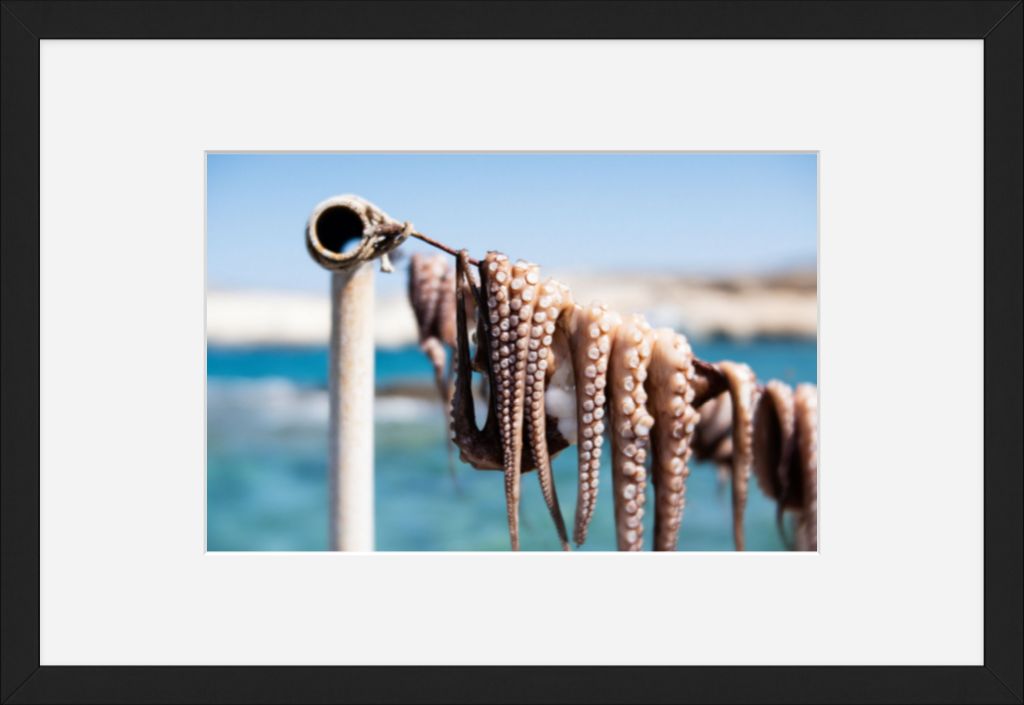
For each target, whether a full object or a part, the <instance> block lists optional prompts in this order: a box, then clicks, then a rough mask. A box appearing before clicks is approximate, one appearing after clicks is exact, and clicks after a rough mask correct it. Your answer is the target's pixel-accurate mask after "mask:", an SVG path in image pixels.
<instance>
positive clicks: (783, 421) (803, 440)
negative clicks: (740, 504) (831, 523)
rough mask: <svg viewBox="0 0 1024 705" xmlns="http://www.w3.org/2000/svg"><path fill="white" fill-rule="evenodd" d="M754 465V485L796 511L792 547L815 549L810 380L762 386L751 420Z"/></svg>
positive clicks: (814, 414)
mask: <svg viewBox="0 0 1024 705" xmlns="http://www.w3.org/2000/svg"><path fill="white" fill-rule="evenodd" d="M753 448H754V454H753V458H754V460H753V469H754V476H755V477H756V478H757V483H758V486H759V487H760V488H761V491H762V492H764V494H765V495H767V496H768V497H770V498H772V499H774V500H775V501H776V506H777V508H778V514H777V517H778V522H779V529H780V531H782V530H783V528H784V526H783V514H784V512H791V513H793V514H795V515H796V531H795V536H794V541H793V544H794V547H795V548H796V549H797V550H801V551H816V550H818V392H817V387H815V386H814V385H811V384H801V385H798V386H797V388H796V391H795V392H794V391H793V390H792V389H791V388H790V387H789V385H787V384H785V383H783V382H779V381H777V380H772V381H770V382H768V383H767V384H766V385H765V386H764V392H763V393H762V394H761V398H760V400H759V401H758V403H757V406H756V408H755V411H754V421H753Z"/></svg>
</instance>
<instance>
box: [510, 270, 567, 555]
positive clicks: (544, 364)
mask: <svg viewBox="0 0 1024 705" xmlns="http://www.w3.org/2000/svg"><path fill="white" fill-rule="evenodd" d="M539 277H540V270H539V268H538V267H537V266H536V265H530V267H529V268H528V270H527V272H526V275H525V279H524V280H523V283H524V284H525V286H524V287H523V290H522V296H523V297H526V296H527V295H529V292H530V290H529V289H528V288H526V287H530V286H536V287H537V288H536V289H535V290H534V291H535V292H536V299H537V301H536V304H535V306H534V308H535V310H534V313H533V318H532V320H530V319H528V320H524V321H523V322H522V323H520V324H519V325H520V326H521V327H523V328H524V329H525V330H526V332H527V335H528V341H529V342H528V351H527V356H526V400H525V405H526V410H527V411H526V430H527V434H528V436H529V447H530V457H531V458H532V460H533V464H534V465H535V466H536V468H537V477H538V479H539V480H540V489H541V494H542V495H543V497H544V503H545V504H546V505H547V507H548V511H549V512H550V513H551V518H552V520H553V521H554V522H555V529H556V530H557V531H558V539H559V541H560V542H561V544H562V549H563V550H566V551H568V550H569V538H568V535H567V534H566V530H565V520H564V519H563V518H562V509H561V507H560V506H559V504H558V493H557V492H556V491H555V481H554V476H553V474H552V471H551V456H550V454H549V452H548V441H547V414H546V412H545V402H544V391H545V383H546V381H547V379H548V376H549V374H550V373H551V372H553V365H554V356H553V353H552V344H553V342H554V338H553V334H554V332H555V322H556V321H557V320H558V315H559V311H560V306H561V303H562V296H561V292H560V291H559V289H558V286H557V285H556V284H554V283H553V282H550V281H548V282H544V283H543V284H541V285H539V286H537V281H538V280H539ZM518 281H519V280H518V279H514V280H513V281H512V285H511V287H512V288H513V289H514V288H515V287H516V285H517V282H518Z"/></svg>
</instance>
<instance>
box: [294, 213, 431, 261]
mask: <svg viewBox="0 0 1024 705" xmlns="http://www.w3.org/2000/svg"><path fill="white" fill-rule="evenodd" d="M411 231H412V226H411V225H409V224H408V223H405V224H402V223H399V222H398V221H396V220H395V219H394V218H392V217H390V216H389V215H388V214H387V213H385V212H384V211H382V210H380V209H379V208H377V207H376V206H375V205H373V204H372V203H370V202H369V201H366V200H364V199H362V198H360V197H359V196H354V195H344V196H332V197H331V198H328V199H326V200H324V201H321V202H320V203H319V204H317V206H316V207H315V208H314V209H313V212H312V213H310V215H309V220H308V221H307V223H306V249H307V250H308V251H309V254H310V256H311V257H312V258H313V259H314V260H315V261H316V262H317V263H318V264H319V265H320V266H322V267H324V268H325V269H329V270H331V271H344V270H347V269H352V268H354V267H357V266H358V265H360V264H363V263H365V262H369V261H370V260H373V259H377V258H379V257H383V256H384V255H386V254H387V253H389V252H391V251H392V250H393V249H395V248H396V247H398V246H399V245H401V244H402V243H403V242H404V241H405V239H406V238H407V237H408V236H409V233H410V232H411Z"/></svg>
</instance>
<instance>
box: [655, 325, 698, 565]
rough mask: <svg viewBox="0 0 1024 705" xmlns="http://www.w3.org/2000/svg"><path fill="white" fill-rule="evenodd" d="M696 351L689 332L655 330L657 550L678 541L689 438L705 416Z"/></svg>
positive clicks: (663, 549)
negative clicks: (697, 390) (697, 395)
mask: <svg viewBox="0 0 1024 705" xmlns="http://www.w3.org/2000/svg"><path fill="white" fill-rule="evenodd" d="M693 379H694V369H693V353H692V351H691V350H690V345H689V344H688V343H687V341H686V338H685V337H683V336H682V335H680V334H678V333H676V332H674V331H672V330H669V329H667V328H660V329H658V330H657V331H655V338H654V350H653V353H652V355H651V361H650V365H649V376H648V387H649V389H650V396H651V399H650V404H649V407H650V410H651V411H652V412H653V414H654V429H653V432H652V434H651V481H652V483H653V484H654V550H655V551H674V550H676V548H677V546H678V544H679V525H680V524H681V522H682V519H683V505H684V498H685V493H686V478H687V476H688V475H689V474H690V470H689V467H688V465H687V462H688V461H689V459H690V442H691V440H692V438H693V434H694V432H695V430H696V427H697V421H698V419H699V418H700V416H699V414H698V413H697V410H696V409H694V408H693V397H694V389H693Z"/></svg>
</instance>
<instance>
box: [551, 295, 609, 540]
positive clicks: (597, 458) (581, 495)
mask: <svg viewBox="0 0 1024 705" xmlns="http://www.w3.org/2000/svg"><path fill="white" fill-rule="evenodd" d="M621 324H622V318H621V317H620V316H619V315H618V314H617V313H614V312H612V311H609V310H608V309H607V307H605V306H603V305H600V304H591V305H590V306H579V305H572V306H570V307H566V309H565V310H564V312H563V315H562V317H561V318H560V319H559V331H558V332H559V333H560V335H561V336H563V337H564V339H565V341H566V344H567V347H568V348H569V353H568V355H569V361H570V364H571V366H572V371H573V381H574V384H575V396H576V399H575V409H574V413H575V417H576V429H577V437H578V448H577V465H576V471H577V484H576V517H575V521H574V524H573V541H574V542H575V543H576V545H577V546H579V545H582V544H583V542H584V541H586V538H587V529H588V527H589V526H590V520H591V519H592V518H593V516H594V508H595V506H596V504H597V491H598V485H599V483H600V468H601V454H602V451H603V445H604V430H605V414H606V413H607V393H608V389H607V386H608V366H609V358H610V356H611V352H612V340H613V339H614V337H615V333H616V331H617V330H618V328H619V326H620V325H621Z"/></svg>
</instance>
